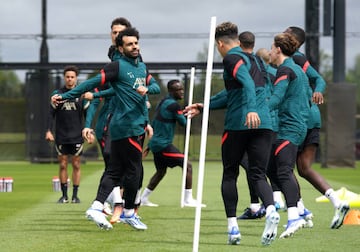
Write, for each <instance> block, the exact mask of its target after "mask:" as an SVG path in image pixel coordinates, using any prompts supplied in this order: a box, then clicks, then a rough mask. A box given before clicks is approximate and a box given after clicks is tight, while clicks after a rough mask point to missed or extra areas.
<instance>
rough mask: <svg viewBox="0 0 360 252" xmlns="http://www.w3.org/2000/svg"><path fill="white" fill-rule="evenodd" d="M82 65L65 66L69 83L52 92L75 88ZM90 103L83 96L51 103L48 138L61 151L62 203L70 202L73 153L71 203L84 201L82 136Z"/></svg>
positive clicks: (62, 92) (59, 156)
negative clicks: (81, 192)
mask: <svg viewBox="0 0 360 252" xmlns="http://www.w3.org/2000/svg"><path fill="white" fill-rule="evenodd" d="M78 74H79V69H78V68H77V67H76V66H66V67H65V69H64V79H65V85H64V87H62V88H61V89H58V90H55V91H54V92H53V93H52V95H55V94H64V93H66V92H68V91H69V90H71V89H73V88H74V87H75V86H76V83H77V76H78ZM88 106H89V102H88V101H86V100H84V99H82V98H80V99H79V98H76V99H69V100H66V101H64V102H63V103H61V104H59V105H58V106H55V105H54V104H51V106H50V113H49V117H48V130H47V132H46V136H45V138H46V140H48V141H54V140H55V148H56V151H57V153H58V160H59V164H60V168H59V178H60V183H61V191H62V196H61V197H60V199H59V200H58V203H68V202H69V198H68V188H67V187H68V183H67V179H68V171H67V166H68V158H69V157H70V156H72V167H73V172H72V184H73V194H72V198H71V203H80V199H79V197H78V188H79V185H80V156H81V155H82V151H83V143H84V140H83V138H82V134H81V131H82V128H83V116H84V110H86V109H87V107H88ZM54 120H55V138H54V136H53V134H52V132H51V130H52V128H53V121H54Z"/></svg>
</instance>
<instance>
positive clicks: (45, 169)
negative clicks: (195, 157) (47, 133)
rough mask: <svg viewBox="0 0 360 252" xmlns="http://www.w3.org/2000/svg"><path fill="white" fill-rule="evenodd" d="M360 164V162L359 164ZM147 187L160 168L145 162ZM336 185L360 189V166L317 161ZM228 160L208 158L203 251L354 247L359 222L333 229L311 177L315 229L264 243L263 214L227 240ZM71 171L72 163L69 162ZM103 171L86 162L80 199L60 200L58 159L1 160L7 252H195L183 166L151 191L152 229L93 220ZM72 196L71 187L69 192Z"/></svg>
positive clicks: (242, 200)
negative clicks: (7, 187) (224, 186)
mask: <svg viewBox="0 0 360 252" xmlns="http://www.w3.org/2000/svg"><path fill="white" fill-rule="evenodd" d="M197 165H198V164H197V163H194V164H193V167H194V179H193V181H194V186H193V188H194V197H195V196H196V189H197V187H196V186H197V185H196V184H197V183H196V182H197V172H198V169H197ZM358 166H359V165H358ZM144 167H145V178H144V186H146V184H147V183H148V180H149V178H150V176H151V175H152V174H153V172H154V170H155V168H154V165H153V163H152V162H151V161H149V162H145V163H144ZM314 167H315V168H316V170H318V171H319V172H320V173H321V174H323V175H324V177H325V178H326V179H327V180H328V182H329V183H330V184H331V185H332V186H333V188H334V189H335V190H337V189H339V188H340V187H343V186H344V187H346V188H347V189H348V190H350V191H353V192H355V193H360V184H359V181H360V169H359V168H357V169H346V168H338V169H321V168H319V166H318V165H314ZM221 170H222V168H221V163H220V162H207V163H206V168H205V180H204V189H203V202H204V203H205V204H207V207H206V208H203V209H202V215H201V227H200V242H199V251H235V250H242V251H265V250H267V251H355V250H357V249H356V248H357V247H358V239H359V234H360V226H359V225H344V226H342V227H341V228H340V229H338V230H331V229H330V228H329V226H330V221H331V219H332V216H333V214H334V209H333V207H332V205H331V204H330V203H316V202H315V198H316V197H318V196H320V193H319V192H317V191H316V190H315V189H314V188H313V187H312V186H311V185H310V184H309V183H307V182H306V181H304V180H302V179H299V181H300V183H301V187H302V195H303V198H304V201H305V204H306V207H307V208H309V209H310V210H311V211H312V212H313V214H314V227H313V228H312V229H302V230H300V231H299V232H297V233H295V235H294V237H291V238H289V239H282V240H279V239H277V240H275V241H274V243H273V244H271V245H270V246H268V247H263V246H262V245H261V244H260V236H261V233H262V231H263V227H264V219H262V220H251V221H238V223H239V227H240V231H241V234H242V240H241V244H240V245H238V246H229V245H226V242H227V233H226V229H227V227H226V226H227V221H226V217H225V213H224V207H223V203H222V199H221V195H220V182H221ZM69 171H71V167H70V168H69ZM102 171H103V164H102V162H87V163H86V164H82V181H81V186H80V188H79V197H80V199H81V201H82V202H81V203H80V204H56V203H55V202H56V201H57V200H58V198H59V197H60V196H61V195H60V193H59V192H53V191H52V184H51V180H52V176H54V175H57V173H58V165H57V164H29V163H26V162H22V163H19V162H16V163H12V162H2V163H0V177H7V176H11V177H13V178H14V188H13V192H11V193H0V251H6V252H8V251H14V252H15V251H16V252H17V251H22V252H27V251H31V252H38V251H40V252H41V251H47V252H48V251H130V252H132V251H156V252H158V251H192V247H193V235H194V218H195V209H194V208H180V195H181V194H180V186H181V169H180V168H175V169H169V170H168V173H167V175H166V176H165V178H164V179H163V181H162V182H161V183H160V185H159V186H158V188H157V189H156V190H155V191H154V193H153V194H152V196H151V201H153V202H154V203H158V204H159V205H160V206H159V207H157V208H151V207H142V208H141V209H140V213H139V214H140V215H141V217H142V220H143V221H144V223H146V224H147V225H148V230H146V231H136V230H134V229H132V228H130V227H129V226H127V225H123V224H117V225H115V226H114V229H113V230H111V231H104V230H100V229H98V227H97V226H96V225H95V224H94V223H92V222H90V221H87V220H86V218H85V211H86V209H87V208H88V207H89V206H90V204H91V202H92V200H93V199H94V197H95V195H96V191H97V187H98V183H99V179H100V176H101V174H102ZM238 191H239V204H238V214H239V215H240V214H241V213H242V210H243V209H244V208H246V207H248V205H249V196H248V189H247V185H246V181H245V174H244V171H243V170H241V172H240V178H239V181H238ZM69 196H70V197H71V190H70V195H69ZM280 215H281V218H282V219H281V221H280V225H279V230H278V236H279V234H280V233H281V232H282V231H283V227H282V226H283V225H284V224H286V221H287V215H286V212H281V213H280Z"/></svg>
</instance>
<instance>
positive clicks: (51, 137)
mask: <svg viewBox="0 0 360 252" xmlns="http://www.w3.org/2000/svg"><path fill="white" fill-rule="evenodd" d="M45 139H46V141H49V142H54V141H55V138H54V135H53V134H52V133H51V131H46V134H45Z"/></svg>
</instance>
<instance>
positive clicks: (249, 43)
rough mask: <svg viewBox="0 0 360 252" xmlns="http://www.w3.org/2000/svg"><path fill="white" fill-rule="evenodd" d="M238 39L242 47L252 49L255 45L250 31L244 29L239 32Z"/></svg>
mask: <svg viewBox="0 0 360 252" xmlns="http://www.w3.org/2000/svg"><path fill="white" fill-rule="evenodd" d="M239 40H240V43H241V45H242V46H243V47H245V48H247V49H253V48H254V46H255V35H254V33H252V32H249V31H244V32H242V33H240V34H239Z"/></svg>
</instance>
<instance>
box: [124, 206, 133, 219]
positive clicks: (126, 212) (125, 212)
mask: <svg viewBox="0 0 360 252" xmlns="http://www.w3.org/2000/svg"><path fill="white" fill-rule="evenodd" d="M123 211H124V215H125V216H126V217H130V216H132V215H133V214H134V213H135V210H134V208H133V209H126V208H124V210H123Z"/></svg>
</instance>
